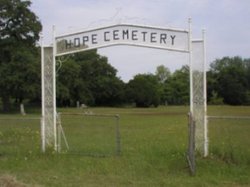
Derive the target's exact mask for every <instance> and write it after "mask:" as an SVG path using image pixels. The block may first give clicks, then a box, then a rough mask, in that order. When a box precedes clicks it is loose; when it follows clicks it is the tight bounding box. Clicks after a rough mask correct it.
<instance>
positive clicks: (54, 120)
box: [53, 25, 57, 151]
mask: <svg viewBox="0 0 250 187" xmlns="http://www.w3.org/2000/svg"><path fill="white" fill-rule="evenodd" d="M55 40H56V27H55V25H53V125H54V129H53V130H54V149H55V150H56V151H57V132H56V131H57V128H56V115H57V112H56V41H55Z"/></svg>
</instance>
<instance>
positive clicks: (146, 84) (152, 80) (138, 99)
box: [127, 74, 160, 107]
mask: <svg viewBox="0 0 250 187" xmlns="http://www.w3.org/2000/svg"><path fill="white" fill-rule="evenodd" d="M127 97H128V99H129V101H130V102H133V103H135V104H136V106H137V107H150V106H154V107H157V106H158V105H159V104H160V87H159V82H158V80H157V77H156V76H155V75H152V74H138V75H136V76H135V77H134V78H133V79H132V80H130V81H129V83H128V84H127Z"/></svg>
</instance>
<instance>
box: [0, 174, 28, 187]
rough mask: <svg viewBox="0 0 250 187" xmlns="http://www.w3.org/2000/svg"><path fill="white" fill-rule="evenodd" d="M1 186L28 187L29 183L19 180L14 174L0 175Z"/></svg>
mask: <svg viewBox="0 0 250 187" xmlns="http://www.w3.org/2000/svg"><path fill="white" fill-rule="evenodd" d="M0 187H28V185H26V184H23V183H22V182H19V181H17V180H16V178H15V177H13V176H10V175H3V176H0Z"/></svg>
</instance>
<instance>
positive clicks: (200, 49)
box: [191, 40, 207, 156]
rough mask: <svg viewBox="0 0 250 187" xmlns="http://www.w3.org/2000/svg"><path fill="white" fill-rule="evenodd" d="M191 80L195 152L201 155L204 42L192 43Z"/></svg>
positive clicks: (204, 140) (203, 138) (204, 151)
mask: <svg viewBox="0 0 250 187" xmlns="http://www.w3.org/2000/svg"><path fill="white" fill-rule="evenodd" d="M192 54H193V58H192V74H191V76H192V80H193V84H192V87H193V93H192V97H193V100H192V105H193V118H194V121H195V124H196V131H195V145H196V150H197V151H198V152H200V153H202V154H203V155H205V156H206V154H207V148H206V143H207V138H206V134H207V132H206V80H205V79H206V74H205V73H206V70H205V63H204V61H205V58H204V55H205V53H204V40H197V41H193V42H192Z"/></svg>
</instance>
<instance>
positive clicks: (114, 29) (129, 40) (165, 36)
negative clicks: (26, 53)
mask: <svg viewBox="0 0 250 187" xmlns="http://www.w3.org/2000/svg"><path fill="white" fill-rule="evenodd" d="M55 42H56V51H55V53H56V56H61V55H65V54H70V53H76V52H80V51H85V50H89V49H95V48H102V47H107V46H112V45H132V46H143V47H150V48H158V49H166V50H174V51H180V52H189V32H188V31H186V30H178V29H166V28H157V27H150V26H138V25H125V24H121V25H113V26H108V27H103V28H98V29H92V30H87V31H83V32H78V33H73V34H66V35H61V36H57V37H55Z"/></svg>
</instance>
